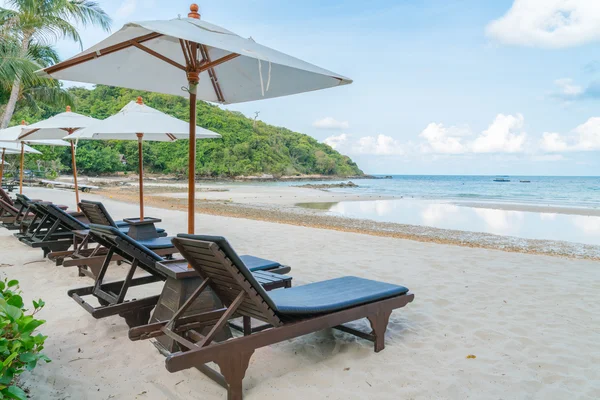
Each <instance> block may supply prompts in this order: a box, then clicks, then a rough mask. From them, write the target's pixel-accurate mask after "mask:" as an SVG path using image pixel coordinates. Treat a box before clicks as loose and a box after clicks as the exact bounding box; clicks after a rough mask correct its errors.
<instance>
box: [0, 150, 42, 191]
mask: <svg viewBox="0 0 600 400" xmlns="http://www.w3.org/2000/svg"><path fill="white" fill-rule="evenodd" d="M0 149H2V163H0V182H2V178H3V177H4V166H5V165H10V164H9V163H7V162H6V160H5V159H4V157H5V156H6V155H7V154H18V153H20V152H21V148H20V146H19V144H17V143H14V142H0ZM23 150H24V152H25V153H31V154H42V153H41V152H40V151H37V150H36V149H34V148H33V147H29V146H27V145H25V146H24V149H23Z"/></svg>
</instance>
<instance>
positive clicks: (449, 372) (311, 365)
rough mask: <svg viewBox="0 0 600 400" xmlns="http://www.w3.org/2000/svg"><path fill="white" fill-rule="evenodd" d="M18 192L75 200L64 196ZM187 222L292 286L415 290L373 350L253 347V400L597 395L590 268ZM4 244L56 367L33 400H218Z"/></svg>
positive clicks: (201, 218) (209, 219)
mask: <svg viewBox="0 0 600 400" xmlns="http://www.w3.org/2000/svg"><path fill="white" fill-rule="evenodd" d="M26 193H27V194H31V195H32V197H44V198H49V199H52V200H54V201H56V202H60V203H67V204H72V201H71V200H70V199H71V198H72V197H73V193H72V192H71V193H69V192H60V191H49V190H40V189H35V190H33V189H29V190H28V191H27V192H26ZM84 197H85V198H97V197H95V196H94V195H89V194H84ZM105 204H106V206H107V208H108V209H109V210H110V211H111V212H112V213H113V214H114V216H115V217H117V218H122V217H128V216H135V215H136V213H137V206H136V205H135V204H123V203H116V202H114V201H111V200H105ZM147 215H148V216H156V217H162V218H163V220H164V221H166V222H165V223H163V224H162V225H161V226H163V227H164V228H166V229H167V230H168V231H169V232H170V233H171V234H175V233H177V232H181V231H183V230H184V229H185V226H186V224H185V221H186V215H185V213H182V212H177V211H169V210H162V209H148V210H147ZM196 224H197V230H198V232H203V233H210V234H221V235H224V236H227V237H228V238H229V240H230V241H231V242H232V244H233V245H234V247H235V248H236V249H237V250H238V251H239V252H240V253H245V252H248V253H252V254H255V255H258V256H264V257H269V258H272V259H276V260H279V261H280V262H282V263H285V264H289V265H291V266H292V268H293V270H292V275H293V276H294V284H295V285H301V284H303V283H307V282H312V281H318V280H323V279H328V278H334V277H338V276H341V275H356V276H362V277H367V278H373V279H379V280H385V281H389V282H393V283H398V284H403V285H406V286H407V287H409V288H410V289H411V290H412V291H413V292H414V293H415V294H416V298H415V302H413V303H411V304H409V305H408V306H407V307H405V308H403V309H401V310H398V311H396V312H394V313H393V314H392V318H391V320H390V325H389V328H388V334H387V338H386V346H387V347H386V349H385V350H384V351H383V352H381V353H379V354H375V353H374V352H373V351H372V345H371V343H368V342H366V341H363V340H361V339H356V338H354V337H353V336H350V335H347V334H344V333H340V332H333V331H331V330H328V331H323V332H319V333H316V334H311V335H307V336H304V337H302V338H299V339H295V340H291V341H288V342H284V343H280V344H277V345H274V346H270V347H267V348H262V349H259V350H257V351H256V352H255V353H254V356H253V357H252V359H251V362H250V368H249V369H248V372H247V374H246V379H245V380H244V388H245V390H246V397H245V398H247V399H249V400H251V399H280V398H288V399H308V398H312V399H324V398H327V399H367V398H369V399H440V398H452V399H466V398H473V399H597V398H600V344H599V343H600V272H599V271H600V270H599V268H598V263H597V262H591V261H582V260H565V259H561V258H553V257H546V256H534V255H526V254H517V253H506V252H501V251H493V250H483V249H470V248H465V247H456V246H446V245H439V244H433V243H421V242H413V241H407V240H399V239H392V238H381V237H375V236H366V235H360V234H354V233H345V232H337V231H329V230H320V229H314V228H304V227H297V226H290V225H282V224H273V223H266V222H260V221H251V220H244V219H234V218H224V217H216V216H207V215H197V218H196ZM0 243H1V244H0V246H1V247H0V256H1V260H0V263H1V264H3V265H2V268H0V273H1V274H2V275H3V276H8V277H10V278H16V279H19V280H20V281H21V286H22V289H23V291H24V294H25V297H26V298H27V299H29V300H31V299H32V298H39V297H41V298H43V299H44V300H45V301H46V303H47V306H46V308H45V309H44V310H43V311H42V312H41V313H40V317H42V318H44V319H46V320H47V323H46V324H45V325H43V326H42V327H41V328H40V330H41V331H42V332H43V333H44V334H46V335H48V336H49V338H48V340H47V344H46V349H45V350H46V353H47V355H48V356H49V357H50V358H52V360H53V362H52V363H51V364H46V365H40V366H39V367H38V368H37V369H36V370H35V371H34V372H33V373H32V374H28V373H26V374H25V375H24V381H25V384H26V386H27V387H29V388H30V390H31V394H32V398H34V399H103V400H105V399H156V400H159V399H160V400H162V399H192V398H194V399H195V398H198V399H200V398H201V399H225V398H226V395H225V392H224V390H223V389H221V388H220V387H219V386H217V385H216V384H214V383H213V382H212V381H210V380H209V379H207V378H205V377H204V376H203V375H202V374H200V373H199V372H197V371H196V370H187V371H184V372H179V373H176V374H170V373H169V372H167V371H166V369H165V368H164V358H163V357H162V356H161V355H159V353H158V352H157V351H156V350H155V348H154V346H152V344H151V343H149V342H147V341H143V342H130V341H129V340H128V339H127V326H126V325H125V323H124V321H123V320H122V319H121V318H119V317H112V318H106V319H102V320H95V319H93V318H92V317H91V316H90V315H89V314H87V313H86V312H85V311H84V310H83V309H82V308H80V307H79V306H77V305H76V304H75V303H74V302H73V300H71V299H70V298H68V297H67V295H66V292H67V290H68V289H70V288H74V287H78V286H83V285H89V284H91V280H89V278H78V277H77V273H76V270H74V269H69V268H63V267H56V266H54V264H53V263H51V262H49V261H44V260H42V259H41V251H40V250H34V249H30V248H29V247H26V246H25V245H23V244H21V243H19V242H18V241H17V240H16V239H14V238H12V237H10V233H9V232H7V231H6V230H3V229H0ZM35 261H38V262H35ZM118 272H121V273H122V272H123V269H121V268H117V267H115V268H114V272H113V276H116V275H117V274H116V273H118ZM155 290H156V291H158V290H159V288H158V287H156V288H155ZM359 324H360V325H362V326H363V327H365V326H366V323H364V322H359ZM79 349H80V350H81V352H79ZM469 354H474V355H476V356H477V358H476V359H466V356H467V355H469Z"/></svg>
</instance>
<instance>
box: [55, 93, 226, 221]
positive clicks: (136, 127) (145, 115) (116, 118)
mask: <svg viewBox="0 0 600 400" xmlns="http://www.w3.org/2000/svg"><path fill="white" fill-rule="evenodd" d="M189 131H190V127H189V124H188V123H187V122H184V121H182V120H180V119H177V118H175V117H172V116H170V115H167V114H165V113H162V112H160V111H158V110H155V109H154V108H152V107H148V106H147V105H145V104H144V102H143V101H142V98H141V97H138V98H137V101H131V102H130V103H129V104H127V105H126V106H125V107H123V108H122V109H121V111H119V112H118V113H116V114H115V115H112V116H110V117H108V118H106V119H105V120H102V121H98V122H97V123H95V124H93V125H91V126H89V127H87V128H85V129H81V130H79V131H77V132H75V133H73V134H72V135H69V136H67V137H65V138H64V139H68V140H71V141H73V140H79V139H92V140H137V142H138V157H139V174H140V176H139V182H140V219H142V220H143V219H144V179H143V174H144V161H143V153H142V140H152V141H160V142H172V141H175V140H177V139H189V137H190V136H189ZM196 132H197V134H196V138H197V139H210V138H220V137H221V135H219V134H218V133H215V132H212V131H209V130H207V129H204V128H201V127H199V126H198V127H196Z"/></svg>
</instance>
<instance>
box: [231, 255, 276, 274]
mask: <svg viewBox="0 0 600 400" xmlns="http://www.w3.org/2000/svg"><path fill="white" fill-rule="evenodd" d="M240 260H242V262H243V263H244V264H245V265H246V267H248V269H249V270H250V271H265V270H269V269H273V268H277V267H281V264H279V263H278V262H277V261H271V260H267V259H265V258H260V257H254V256H250V255H247V254H246V255H243V256H240Z"/></svg>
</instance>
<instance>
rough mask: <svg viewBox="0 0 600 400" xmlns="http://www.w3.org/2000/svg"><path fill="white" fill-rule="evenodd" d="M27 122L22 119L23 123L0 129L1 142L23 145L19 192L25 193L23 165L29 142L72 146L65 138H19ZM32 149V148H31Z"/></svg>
mask: <svg viewBox="0 0 600 400" xmlns="http://www.w3.org/2000/svg"><path fill="white" fill-rule="evenodd" d="M26 126H27V124H26V123H25V121H21V125H15V126H11V127H10V128H6V129H2V130H0V142H2V143H4V142H12V144H17V145H20V146H21V149H20V151H21V166H20V177H19V193H20V194H23V165H24V163H25V147H26V145H28V144H32V145H43V146H70V144H69V143H67V142H65V141H64V140H28V139H19V136H21V133H23V128H25V127H26ZM30 149H31V148H30ZM31 150H34V151H28V153H34V152H35V151H37V150H35V149H31Z"/></svg>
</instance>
